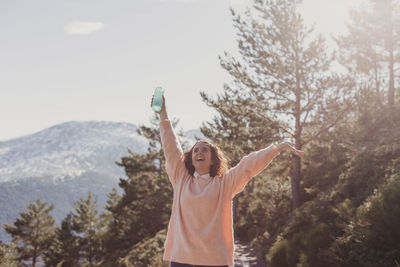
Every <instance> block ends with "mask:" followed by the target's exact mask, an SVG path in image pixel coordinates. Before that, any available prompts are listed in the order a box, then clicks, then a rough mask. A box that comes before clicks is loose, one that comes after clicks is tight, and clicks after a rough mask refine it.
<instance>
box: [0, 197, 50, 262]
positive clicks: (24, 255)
mask: <svg viewBox="0 0 400 267" xmlns="http://www.w3.org/2000/svg"><path fill="white" fill-rule="evenodd" d="M53 208H54V206H53V205H50V206H48V204H47V203H43V202H42V201H40V199H38V200H36V201H35V202H32V203H31V204H29V205H28V206H27V212H20V216H21V218H17V219H16V221H15V222H14V225H13V226H12V225H8V224H4V229H5V230H6V232H7V233H9V234H10V235H11V236H12V240H13V242H15V243H16V244H17V247H16V249H17V252H18V257H17V260H18V261H19V262H20V263H23V262H27V261H30V262H31V265H32V266H33V267H35V266H37V264H38V263H39V262H41V259H42V256H43V254H44V253H45V252H46V251H47V249H48V247H49V246H50V242H51V240H52V239H53V237H54V227H53V225H54V220H53V218H52V217H51V215H50V212H51V211H52V210H53Z"/></svg>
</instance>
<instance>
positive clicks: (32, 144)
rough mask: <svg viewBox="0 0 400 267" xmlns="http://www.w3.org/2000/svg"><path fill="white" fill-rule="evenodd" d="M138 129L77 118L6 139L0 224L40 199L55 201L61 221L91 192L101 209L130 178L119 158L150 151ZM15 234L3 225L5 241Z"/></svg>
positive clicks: (0, 160)
mask: <svg viewBox="0 0 400 267" xmlns="http://www.w3.org/2000/svg"><path fill="white" fill-rule="evenodd" d="M137 128H138V127H137V126H136V125H134V124H129V123H118V122H96V121H88V122H76V121H73V122H66V123H62V124H59V125H55V126H53V127H50V128H48V129H44V130H42V131H40V132H38V133H35V134H32V135H27V136H24V137H20V138H16V139H12V140H8V141H5V142H0V226H2V224H3V223H8V224H12V223H13V222H14V221H15V218H16V217H18V213H19V212H20V211H22V210H24V209H25V207H26V206H27V205H28V204H29V203H31V202H32V201H35V200H36V199H38V198H40V199H41V200H42V201H43V202H47V203H49V204H53V205H54V210H53V212H52V216H53V217H54V218H55V219H56V222H57V223H58V222H60V221H61V220H62V219H63V218H64V217H65V215H66V214H67V213H68V212H70V211H72V210H73V206H74V202H76V201H78V200H79V198H86V197H87V194H88V192H89V191H90V192H92V193H93V195H94V196H96V198H97V201H98V208H99V210H101V209H102V207H103V205H104V204H105V203H106V201H107V194H108V193H110V192H111V190H112V188H113V187H116V188H118V182H119V178H121V177H122V178H126V176H125V173H124V169H123V168H122V167H119V166H118V165H116V164H115V162H116V161H120V160H121V157H123V156H127V155H129V153H128V150H131V151H132V152H135V153H144V152H146V151H147V147H148V142H147V140H146V139H145V138H144V137H142V136H140V135H138V134H137V131H136V130H137ZM196 132H197V134H196ZM195 135H200V132H199V131H198V130H191V131H189V132H188V133H187V136H188V141H189V143H191V142H193V136H195ZM191 139H192V140H191ZM9 238H10V237H9V236H8V235H7V234H6V233H5V231H4V230H3V228H2V227H1V228H0V240H3V241H8V240H9Z"/></svg>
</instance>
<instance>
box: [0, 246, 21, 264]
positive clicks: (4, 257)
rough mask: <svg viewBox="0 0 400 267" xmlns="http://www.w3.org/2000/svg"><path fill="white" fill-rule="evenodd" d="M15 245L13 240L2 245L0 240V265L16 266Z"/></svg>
mask: <svg viewBox="0 0 400 267" xmlns="http://www.w3.org/2000/svg"><path fill="white" fill-rule="evenodd" d="M16 258H17V246H16V244H15V243H14V242H9V243H8V244H5V245H3V244H2V242H1V241H0V267H18V261H17V260H16Z"/></svg>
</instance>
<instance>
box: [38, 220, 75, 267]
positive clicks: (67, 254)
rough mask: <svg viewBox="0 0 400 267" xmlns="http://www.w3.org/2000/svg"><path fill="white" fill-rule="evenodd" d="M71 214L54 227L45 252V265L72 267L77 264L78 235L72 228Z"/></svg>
mask: <svg viewBox="0 0 400 267" xmlns="http://www.w3.org/2000/svg"><path fill="white" fill-rule="evenodd" d="M72 227H73V223H72V214H71V213H70V214H68V215H67V216H66V217H65V218H64V219H63V220H62V222H61V225H60V226H59V227H57V228H56V230H55V236H54V240H53V242H52V243H51V246H50V247H49V250H48V252H46V253H45V254H46V256H45V263H46V265H47V266H60V267H74V266H78V265H79V261H80V251H79V249H80V246H79V237H78V236H77V235H76V233H75V231H74V230H72Z"/></svg>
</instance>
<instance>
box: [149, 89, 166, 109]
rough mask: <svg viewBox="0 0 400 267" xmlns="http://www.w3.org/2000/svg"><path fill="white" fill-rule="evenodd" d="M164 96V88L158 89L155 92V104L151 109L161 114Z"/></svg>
mask: <svg viewBox="0 0 400 267" xmlns="http://www.w3.org/2000/svg"><path fill="white" fill-rule="evenodd" d="M163 95H164V89H163V88H162V87H157V88H156V90H155V91H154V95H153V104H152V105H151V108H152V109H153V110H154V111H155V112H159V111H160V110H161V109H162V106H163Z"/></svg>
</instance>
